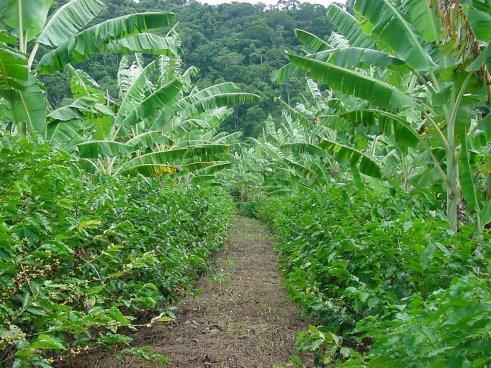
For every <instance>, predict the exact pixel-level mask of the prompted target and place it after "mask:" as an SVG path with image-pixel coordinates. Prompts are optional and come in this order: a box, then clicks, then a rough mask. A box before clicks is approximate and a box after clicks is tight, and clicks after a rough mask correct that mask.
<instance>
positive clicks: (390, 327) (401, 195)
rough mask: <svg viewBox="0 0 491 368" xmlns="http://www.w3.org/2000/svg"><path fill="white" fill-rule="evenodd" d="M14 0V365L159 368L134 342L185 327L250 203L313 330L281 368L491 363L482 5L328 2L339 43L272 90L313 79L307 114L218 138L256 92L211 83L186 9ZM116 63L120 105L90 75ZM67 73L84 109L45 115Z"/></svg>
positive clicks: (6, 314)
mask: <svg viewBox="0 0 491 368" xmlns="http://www.w3.org/2000/svg"><path fill="white" fill-rule="evenodd" d="M0 5H1V8H2V14H1V15H0V27H1V28H0V123H1V124H0V366H5V367H31V366H39V367H54V366H60V367H61V366H63V365H64V364H65V361H67V360H70V359H73V357H74V356H77V355H80V354H90V353H91V351H93V350H101V349H102V350H108V351H112V352H114V353H115V354H118V355H135V356H138V357H141V358H142V359H147V360H149V361H151V362H153V363H155V364H161V365H165V364H166V363H167V361H168V359H167V358H166V357H164V356H162V355H159V354H157V353H154V352H153V351H151V350H150V349H147V348H136V347H133V346H132V344H131V341H132V338H131V333H132V331H134V330H137V329H140V328H145V326H148V325H151V324H153V323H159V322H162V321H169V320H172V319H173V310H172V308H171V307H170V306H171V305H172V303H174V302H175V301H176V300H177V298H179V297H180V296H182V295H183V294H185V293H186V292H188V291H190V290H191V289H192V287H193V280H194V279H195V277H196V275H197V274H199V273H200V272H202V271H203V270H204V269H205V268H206V265H207V259H208V256H209V255H210V254H211V253H212V252H213V251H215V250H217V249H218V248H219V247H220V246H221V245H222V244H223V239H224V237H225V236H226V233H227V227H228V224H229V222H230V221H231V219H232V218H233V213H234V208H235V207H237V208H238V210H239V211H241V212H242V213H244V214H247V215H250V216H257V217H259V218H263V219H264V221H266V222H268V223H269V225H270V226H271V228H272V229H273V230H274V231H275V233H276V234H277V235H278V241H279V243H278V249H279V251H280V254H281V267H282V274H283V277H284V283H285V285H286V287H287V288H288V290H289V294H290V296H291V297H292V299H293V300H294V301H296V302H297V303H298V305H299V307H301V308H302V309H304V310H305V311H306V312H307V313H308V314H310V315H311V316H312V318H311V320H312V321H313V325H311V326H305V328H306V329H305V331H304V332H301V333H300V334H299V335H298V337H297V350H298V354H296V355H294V356H292V357H291V361H290V363H287V362H285V364H291V365H293V366H297V367H304V366H306V365H305V364H307V363H305V362H307V361H312V360H313V362H314V363H313V364H314V366H315V367H485V366H486V365H487V364H489V363H490V362H489V351H491V339H490V335H489V330H490V329H489V327H490V326H489V313H490V308H491V305H490V300H489V298H490V294H489V287H488V286H489V274H488V269H489V259H490V258H489V257H490V244H491V242H490V238H491V237H490V233H489V226H490V225H489V224H490V223H491V200H490V198H491V145H490V142H491V136H490V134H491V114H489V110H490V103H491V75H490V73H489V71H490V68H491V48H490V47H489V42H490V40H491V3H490V2H489V1H488V0H469V1H458V0H432V1H428V0H411V1H395V0H394V1H392V0H376V1H374V0H354V1H348V6H347V9H343V8H342V7H340V6H337V5H330V6H328V8H327V18H328V21H329V23H330V24H331V25H332V27H333V28H334V29H335V32H333V33H332V34H331V36H330V37H329V38H328V39H323V38H320V37H317V36H316V35H314V34H311V33H309V32H306V31H303V30H300V29H297V30H296V36H297V38H298V42H299V45H300V47H301V52H297V53H288V54H287V58H288V60H286V61H285V65H284V66H283V67H282V68H280V69H279V70H278V71H277V72H276V73H275V74H274V75H273V76H272V78H273V79H274V81H275V82H277V83H288V80H289V78H291V77H293V76H295V77H297V78H298V77H302V78H305V89H304V90H303V91H299V93H301V99H302V103H299V104H296V105H290V104H289V103H287V102H285V101H283V100H281V99H279V100H277V101H276V102H277V103H278V104H280V105H281V106H282V108H283V113H282V115H281V116H274V117H270V118H269V119H268V120H267V121H265V123H264V129H263V131H262V133H261V134H260V135H259V136H258V137H256V138H254V139H252V138H251V139H248V140H244V139H241V137H240V134H239V133H231V134H230V133H225V132H223V131H221V130H220V125H221V124H222V123H223V122H224V121H225V120H226V119H227V117H229V116H230V115H231V114H232V113H233V111H234V107H235V106H237V105H239V104H244V103H246V104H256V103H258V101H260V99H261V97H260V96H258V95H256V94H251V93H244V92H242V91H240V90H239V88H238V87H237V86H236V85H234V84H233V83H228V82H223V83H220V84H216V85H212V86H209V87H207V88H201V89H200V88H198V87H196V86H195V85H194V84H193V79H195V77H196V75H197V72H198V71H197V69H196V68H194V67H190V68H188V69H184V68H183V66H182V65H183V62H182V52H181V48H180V40H179V35H178V33H177V29H178V27H177V23H176V19H175V16H174V15H173V14H172V13H167V12H152V13H139V14H131V15H127V16H123V17H118V18H114V19H110V20H107V21H103V22H101V23H97V22H95V21H94V19H96V17H97V15H98V14H99V13H100V12H101V11H102V10H103V8H104V4H103V3H102V2H101V1H99V0H71V1H68V2H65V3H64V5H62V6H58V7H56V8H55V9H51V10H50V8H51V1H50V0H47V1H42V2H38V1H24V2H20V1H19V2H17V1H10V0H7V1H0ZM101 53H116V54H120V55H121V57H120V64H119V69H118V71H117V85H118V88H119V96H116V97H115V96H111V95H110V94H109V93H107V92H106V91H104V90H102V89H101V88H100V87H99V85H98V83H97V82H96V81H95V80H94V79H92V78H91V76H90V75H88V74H87V73H86V72H84V71H83V70H81V69H77V67H76V64H77V63H78V62H82V61H84V60H87V59H89V58H91V57H93V56H96V55H98V54H101ZM58 71H62V72H63V73H65V74H66V75H67V76H68V78H69V83H70V90H71V95H72V98H71V100H70V101H69V102H68V103H65V104H64V105H62V106H51V105H50V104H49V103H48V102H47V101H48V99H47V96H46V90H45V88H44V86H43V84H42V82H41V78H42V76H43V75H49V74H52V73H55V72H58ZM233 200H234V201H235V206H234V203H233ZM183 349H185V347H183ZM309 357H310V358H309Z"/></svg>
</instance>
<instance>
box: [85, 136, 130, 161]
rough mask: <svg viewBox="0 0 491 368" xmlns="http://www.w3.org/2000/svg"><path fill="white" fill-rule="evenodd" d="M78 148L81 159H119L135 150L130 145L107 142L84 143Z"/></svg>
mask: <svg viewBox="0 0 491 368" xmlns="http://www.w3.org/2000/svg"><path fill="white" fill-rule="evenodd" d="M77 148H78V153H79V156H80V157H81V158H99V157H119V156H125V155H128V154H130V153H131V152H133V150H134V147H133V146H132V145H130V144H126V143H121V142H115V141H106V140H98V141H89V142H83V143H80V144H78V145H77Z"/></svg>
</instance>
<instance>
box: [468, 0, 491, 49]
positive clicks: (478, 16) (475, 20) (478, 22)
mask: <svg viewBox="0 0 491 368" xmlns="http://www.w3.org/2000/svg"><path fill="white" fill-rule="evenodd" d="M468 17H469V23H470V25H471V27H472V29H473V30H474V33H475V35H476V37H477V39H479V40H481V41H491V1H489V0H471V1H470V6H469V14H468Z"/></svg>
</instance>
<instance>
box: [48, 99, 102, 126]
mask: <svg viewBox="0 0 491 368" xmlns="http://www.w3.org/2000/svg"><path fill="white" fill-rule="evenodd" d="M96 104H97V100H96V99H94V98H91V97H81V98H79V99H76V100H75V101H73V102H72V103H71V104H69V105H65V106H61V107H59V108H57V109H56V110H53V111H51V112H50V113H49V114H48V117H49V118H51V119H53V120H59V121H70V120H73V119H79V120H82V119H83V118H84V114H86V113H89V112H95V111H96V109H95V105H96Z"/></svg>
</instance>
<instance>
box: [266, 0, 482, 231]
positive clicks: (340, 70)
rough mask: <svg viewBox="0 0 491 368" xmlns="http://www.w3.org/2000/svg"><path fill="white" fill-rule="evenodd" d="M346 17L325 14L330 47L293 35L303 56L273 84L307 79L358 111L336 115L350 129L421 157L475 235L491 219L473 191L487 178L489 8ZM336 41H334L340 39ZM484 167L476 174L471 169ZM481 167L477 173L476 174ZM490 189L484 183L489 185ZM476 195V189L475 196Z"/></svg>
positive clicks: (413, 8) (373, 4) (387, 8)
mask: <svg viewBox="0 0 491 368" xmlns="http://www.w3.org/2000/svg"><path fill="white" fill-rule="evenodd" d="M352 3H353V4H352V5H353V9H354V14H355V16H353V15H351V14H349V13H348V12H346V11H345V10H343V9H342V8H340V7H339V6H337V5H330V6H328V11H327V16H328V19H329V21H330V23H331V24H332V26H333V27H334V28H335V29H336V31H337V32H338V34H337V36H336V38H335V39H336V40H337V42H333V40H334V39H333V38H332V37H331V38H332V39H330V40H329V41H325V40H320V39H319V38H318V37H316V36H315V35H312V34H309V33H307V32H304V31H297V32H296V33H297V36H298V38H299V41H300V42H301V43H302V45H303V50H304V55H296V54H289V55H288V57H289V59H290V64H287V65H286V66H284V67H283V68H282V69H280V70H279V71H278V72H277V73H276V74H275V76H274V78H275V79H276V80H277V81H279V82H282V81H284V80H286V79H287V78H288V77H289V76H291V75H293V74H299V73H306V74H308V75H309V76H310V77H311V78H313V79H314V80H316V81H318V82H323V83H326V84H327V85H328V86H329V87H330V88H331V89H332V90H334V91H335V93H337V94H339V95H343V96H352V97H355V98H356V99H357V100H358V101H359V103H357V105H358V106H362V108H357V109H354V110H352V111H346V112H344V113H343V114H340V115H338V116H336V120H339V121H342V122H347V123H349V124H350V125H351V126H354V127H356V126H359V125H360V124H362V125H366V126H372V125H378V126H379V127H380V128H381V129H382V132H383V133H384V134H385V135H387V136H390V137H395V139H396V141H397V142H398V143H399V144H401V145H402V146H403V147H404V146H406V147H412V149H416V150H419V151H420V152H424V153H425V154H426V155H427V157H428V158H429V159H431V160H432V162H433V166H434V169H435V170H436V172H437V173H438V175H439V177H440V180H441V182H442V184H443V185H442V187H443V189H444V191H445V192H446V202H447V204H446V207H447V216H448V220H449V223H450V225H451V227H452V229H453V230H454V231H457V229H458V211H459V206H460V205H461V202H462V199H465V202H466V204H467V208H468V210H469V211H473V212H474V213H475V216H476V222H477V226H478V228H481V227H482V226H484V225H485V224H486V223H489V222H490V221H491V204H490V196H489V195H490V193H488V194H487V196H484V195H483V194H482V193H480V191H478V190H476V185H477V183H478V182H479V177H480V176H483V175H487V179H488V182H489V180H490V175H489V172H487V171H486V170H488V169H485V168H488V167H489V160H490V152H489V141H490V138H491V137H490V135H489V122H490V120H489V110H490V105H489V103H490V101H491V89H490V81H491V76H490V74H489V66H490V61H491V59H490V54H491V53H490V52H489V51H488V50H489V41H490V40H491V31H490V27H489V24H490V21H491V18H490V17H491V16H490V14H491V4H490V3H489V1H483V0H471V1H466V2H465V3H466V4H462V2H460V1H458V0H438V1H437V0H432V1H428V0H414V1H402V2H394V1H391V0H354V1H353V2H352ZM340 39H341V40H343V42H339V40H340ZM479 161H484V163H483V164H481V166H480V167H481V168H478V167H476V166H474V167H472V165H471V163H473V162H479ZM482 168H484V169H482ZM488 187H489V184H488ZM482 192H484V191H482Z"/></svg>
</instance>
